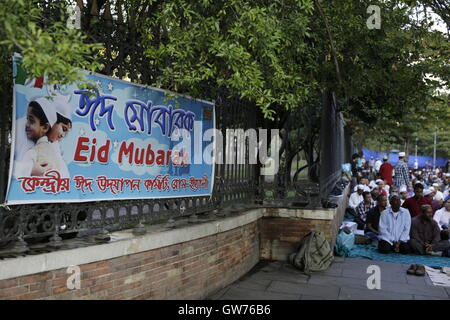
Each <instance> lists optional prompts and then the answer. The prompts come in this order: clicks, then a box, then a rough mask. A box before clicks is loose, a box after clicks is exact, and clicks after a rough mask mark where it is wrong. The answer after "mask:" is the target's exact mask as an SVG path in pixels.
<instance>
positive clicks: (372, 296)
mask: <svg viewBox="0 0 450 320" xmlns="http://www.w3.org/2000/svg"><path fill="white" fill-rule="evenodd" d="M412 299H413V295H412V294H401V293H393V292H389V291H386V290H369V289H357V288H347V287H344V288H342V289H341V292H340V293H339V300H412Z"/></svg>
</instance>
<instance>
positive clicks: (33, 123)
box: [25, 107, 48, 141]
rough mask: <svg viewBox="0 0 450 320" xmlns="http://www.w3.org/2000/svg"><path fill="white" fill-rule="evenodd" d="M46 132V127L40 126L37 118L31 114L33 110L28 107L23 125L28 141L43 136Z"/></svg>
mask: <svg viewBox="0 0 450 320" xmlns="http://www.w3.org/2000/svg"><path fill="white" fill-rule="evenodd" d="M47 131H48V125H42V124H41V121H40V120H39V118H38V117H36V116H35V115H34V114H33V109H32V108H31V107H28V111H27V123H26V125H25V133H26V135H27V138H28V139H31V140H33V141H36V140H38V139H39V138H41V137H43V136H45V134H46V132H47Z"/></svg>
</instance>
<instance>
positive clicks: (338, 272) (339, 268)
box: [313, 263, 344, 276]
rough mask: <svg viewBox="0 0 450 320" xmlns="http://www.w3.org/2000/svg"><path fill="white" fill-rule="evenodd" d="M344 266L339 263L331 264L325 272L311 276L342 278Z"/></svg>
mask: <svg viewBox="0 0 450 320" xmlns="http://www.w3.org/2000/svg"><path fill="white" fill-rule="evenodd" d="M343 271H344V266H343V265H342V264H340V263H333V264H332V265H331V266H330V267H329V268H328V269H327V270H325V271H323V272H315V273H313V275H316V274H317V275H327V276H342V272H343Z"/></svg>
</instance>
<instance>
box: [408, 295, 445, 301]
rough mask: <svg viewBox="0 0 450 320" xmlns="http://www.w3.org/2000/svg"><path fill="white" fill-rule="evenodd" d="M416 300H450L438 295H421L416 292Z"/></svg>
mask: <svg viewBox="0 0 450 320" xmlns="http://www.w3.org/2000/svg"><path fill="white" fill-rule="evenodd" d="M414 300H449V298H438V297H430V296H421V295H417V294H415V295H414Z"/></svg>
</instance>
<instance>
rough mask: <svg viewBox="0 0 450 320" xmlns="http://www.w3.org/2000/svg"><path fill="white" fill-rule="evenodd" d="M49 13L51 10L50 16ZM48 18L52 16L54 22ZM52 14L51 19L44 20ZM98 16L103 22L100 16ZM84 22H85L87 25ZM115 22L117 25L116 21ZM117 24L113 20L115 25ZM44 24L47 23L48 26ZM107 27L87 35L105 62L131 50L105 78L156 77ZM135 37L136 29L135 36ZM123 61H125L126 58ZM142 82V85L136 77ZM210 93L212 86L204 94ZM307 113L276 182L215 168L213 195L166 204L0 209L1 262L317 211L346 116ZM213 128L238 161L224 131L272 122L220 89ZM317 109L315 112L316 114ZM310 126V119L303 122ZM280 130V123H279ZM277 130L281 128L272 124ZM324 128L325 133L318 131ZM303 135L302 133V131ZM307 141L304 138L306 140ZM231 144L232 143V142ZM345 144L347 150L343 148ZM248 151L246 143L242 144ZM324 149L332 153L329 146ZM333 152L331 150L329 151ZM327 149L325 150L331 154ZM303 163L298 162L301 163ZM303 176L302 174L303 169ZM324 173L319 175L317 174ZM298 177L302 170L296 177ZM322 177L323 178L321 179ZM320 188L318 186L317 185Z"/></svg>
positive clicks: (4, 86)
mask: <svg viewBox="0 0 450 320" xmlns="http://www.w3.org/2000/svg"><path fill="white" fill-rule="evenodd" d="M49 15H50V12H49ZM49 15H48V16H49ZM46 16H47V15H46ZM96 18H98V17H96ZM86 21H87V22H89V21H88V20H86V19H85V20H84V22H83V23H84V24H86ZM111 23H112V22H111ZM114 23H116V22H114ZM43 24H45V22H43ZM101 25H102V26H103V28H105V29H101V28H99V26H100V24H98V25H96V28H94V29H93V30H90V29H89V28H87V29H86V30H84V31H86V32H88V33H89V35H90V38H89V39H90V41H93V42H104V43H105V47H106V48H107V51H106V54H105V55H104V58H105V59H107V58H108V57H109V56H110V55H111V52H109V51H108V50H119V49H123V48H121V47H122V46H129V48H128V47H127V48H128V49H127V51H126V54H124V58H123V59H122V60H120V59H118V58H117V59H110V60H108V61H102V62H103V63H104V64H105V70H104V73H105V74H107V75H110V76H112V75H114V76H118V77H121V76H123V75H124V74H125V70H130V69H133V70H136V71H138V72H137V73H140V75H141V78H140V79H141V81H144V82H149V81H150V82H151V80H152V79H153V78H154V77H157V76H158V72H157V71H154V70H150V69H149V68H148V66H149V65H151V64H150V63H149V62H148V61H146V60H145V59H144V58H143V57H142V56H140V55H139V54H138V53H139V52H140V50H138V49H137V48H136V47H133V46H136V45H137V42H136V41H130V38H129V37H130V35H133V33H132V32H130V30H126V29H125V26H122V25H118V26H115V27H116V28H117V32H116V33H115V36H114V37H111V36H110V35H111V31H110V30H109V29H108V28H109V27H108V24H107V23H106V24H101ZM131 31H132V30H131ZM1 56H2V61H1V63H0V67H1V68H2V70H0V71H1V72H2V76H0V90H1V91H0V113H1V115H0V203H4V200H5V195H6V187H7V179H8V172H9V165H10V159H9V157H10V148H11V143H12V139H13V138H12V136H11V125H12V120H11V118H12V116H13V112H12V93H13V87H12V80H11V78H10V77H8V76H4V75H7V74H11V67H10V66H11V64H12V63H11V61H6V60H7V58H6V57H4V55H3V53H2V54H1ZM126 57H128V58H127V59H126ZM131 80H132V81H138V80H137V79H133V78H132V79H131ZM206 89H207V88H206ZM315 101H319V102H314V103H317V105H314V106H313V107H312V108H309V109H308V110H309V111H308V112H311V110H312V112H313V113H314V114H316V113H317V115H312V116H311V119H316V120H314V121H312V122H311V123H308V121H306V124H305V125H304V127H303V128H302V129H301V128H300V127H297V126H296V124H297V122H296V121H291V122H290V124H289V126H284V127H283V128H281V127H278V128H279V129H284V133H283V134H284V137H285V138H287V139H291V140H290V142H291V143H294V144H295V142H299V141H300V140H301V143H300V144H302V146H303V147H302V149H301V148H298V149H295V148H294V149H295V150H294V151H291V152H290V153H289V152H288V150H287V149H286V151H285V152H284V153H282V154H281V157H280V161H281V167H280V171H279V173H278V174H276V175H274V176H271V177H267V176H266V177H263V176H261V175H260V170H261V167H260V164H249V163H248V162H246V163H245V164H239V163H237V161H235V162H234V163H216V164H215V177H214V188H213V193H212V195H211V196H206V197H189V198H169V199H168V198H164V199H151V200H149V199H137V200H117V201H101V202H85V203H76V204H73V203H60V204H39V205H15V206H11V207H9V208H8V207H6V206H3V205H2V206H0V259H1V258H2V257H8V256H15V255H17V254H24V253H28V254H30V253H39V252H45V250H54V249H57V248H65V247H67V244H66V242H65V241H62V240H64V239H67V238H74V237H75V236H76V237H77V238H76V239H79V238H80V235H88V236H89V239H92V238H93V241H100V242H101V241H108V239H109V235H108V234H109V233H110V232H112V231H115V230H122V229H130V228H132V229H134V231H135V232H136V233H142V232H144V230H145V225H146V224H152V223H156V222H163V221H165V222H166V223H167V227H176V221H177V219H179V218H183V217H189V219H190V220H192V221H197V219H198V217H200V218H201V217H208V218H210V219H214V218H215V217H216V216H223V215H227V214H233V213H236V212H240V211H243V210H246V209H248V208H250V207H320V206H321V205H322V203H321V202H322V200H323V199H324V198H327V196H328V194H329V192H330V190H331V188H332V187H333V186H334V184H335V183H336V181H337V179H338V178H339V176H340V175H339V173H340V171H339V170H340V165H341V163H342V162H343V161H344V160H345V159H344V158H345V157H349V156H350V155H349V154H348V151H349V150H350V149H351V147H349V146H350V145H349V144H348V143H349V139H350V138H351V137H350V138H349V135H348V132H347V135H345V134H344V129H343V122H342V116H341V115H340V113H339V112H338V111H337V109H336V104H335V102H334V101H333V100H332V99H329V98H327V99H324V100H323V101H322V102H320V98H319V99H315ZM215 105H216V128H217V129H219V130H221V132H222V134H223V137H224V145H225V146H227V147H226V149H225V153H226V155H225V156H228V157H229V155H227V154H228V153H230V152H231V151H233V152H232V153H233V154H234V156H233V157H234V158H236V157H237V154H236V149H237V148H238V147H239V146H238V145H237V144H236V143H235V139H236V138H235V137H230V136H227V135H226V130H227V129H243V130H247V129H251V128H253V129H258V128H264V127H265V125H266V124H267V123H268V122H267V120H264V119H263V117H262V114H261V113H260V111H259V108H257V107H256V106H255V105H254V104H252V103H250V102H248V101H244V100H241V99H239V98H236V97H230V95H229V94H228V93H227V91H226V90H222V91H219V93H218V94H217V97H216V100H215ZM304 110H306V109H304V108H302V107H299V108H298V109H297V110H296V111H292V113H287V114H286V118H287V119H288V121H289V119H291V120H292V119H294V120H295V119H296V118H297V117H298V118H301V117H303V116H304V114H303V113H304V112H305V111H304ZM316 111H317V112H316ZM303 122H304V123H305V121H303ZM278 125H279V124H278ZM271 126H272V127H275V128H276V127H277V124H271ZM318 128H321V131H320V130H318ZM301 130H303V131H301ZM303 136H304V137H303ZM230 142H234V143H230ZM344 144H346V146H345V148H344ZM245 145H246V146H247V147H248V142H247V141H245ZM325 146H327V147H325ZM328 147H329V148H328ZM327 148H328V149H327ZM300 150H303V151H302V152H305V155H306V154H307V156H306V157H307V158H308V161H307V162H308V164H307V165H306V166H305V167H304V168H303V169H304V170H306V171H308V178H309V179H299V178H297V174H295V175H292V171H291V165H292V160H293V159H294V157H297V159H298V155H299V154H300ZM248 153H249V150H248V148H246V149H245V156H246V157H245V158H246V159H248ZM297 161H298V160H297ZM298 171H301V170H300V169H299V170H298ZM319 172H320V174H319ZM297 173H298V172H297ZM319 178H320V179H319ZM319 182H320V186H319ZM74 245H78V246H81V245H89V241H88V242H79V243H75V244H74Z"/></svg>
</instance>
